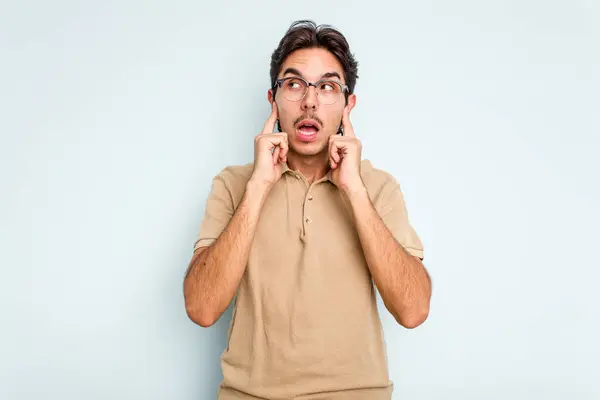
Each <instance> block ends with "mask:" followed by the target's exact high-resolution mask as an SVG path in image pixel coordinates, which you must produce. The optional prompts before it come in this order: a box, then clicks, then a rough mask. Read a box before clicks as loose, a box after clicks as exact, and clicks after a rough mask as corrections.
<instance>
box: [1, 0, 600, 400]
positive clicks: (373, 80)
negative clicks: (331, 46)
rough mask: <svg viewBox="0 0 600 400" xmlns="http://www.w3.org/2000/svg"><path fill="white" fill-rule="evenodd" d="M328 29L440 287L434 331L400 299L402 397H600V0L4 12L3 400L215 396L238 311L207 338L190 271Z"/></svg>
mask: <svg viewBox="0 0 600 400" xmlns="http://www.w3.org/2000/svg"><path fill="white" fill-rule="evenodd" d="M306 18H308V19H314V20H315V21H316V22H317V23H325V24H332V25H334V26H336V27H337V28H339V29H340V30H341V31H342V32H343V33H344V34H345V35H346V37H347V39H348V40H349V42H350V45H351V49H352V51H353V53H354V54H355V55H356V57H357V59H358V61H359V63H360V64H359V79H358V83H357V87H356V94H357V96H358V104H357V107H356V108H355V109H354V111H353V113H352V115H351V119H352V122H353V124H354V127H355V130H356V132H357V135H358V137H359V139H361V140H362V142H363V147H364V150H363V155H364V158H367V159H370V160H371V161H372V162H373V164H374V165H375V166H376V167H378V168H382V169H385V170H387V171H388V172H390V173H392V174H393V175H394V176H395V177H396V178H397V179H398V180H399V181H400V183H401V186H402V189H403V192H404V195H405V199H406V203H407V206H408V211H409V217H410V221H411V223H412V224H413V226H414V227H415V229H416V230H417V232H418V234H419V235H420V237H421V238H422V241H423V243H424V246H425V261H424V262H425V265H426V266H427V268H428V270H429V271H430V273H431V275H432V278H433V283H434V294H433V301H432V307H431V314H430V316H429V319H428V320H427V322H426V323H425V324H423V325H422V326H420V327H419V328H417V329H415V330H406V329H404V328H402V327H401V326H399V325H397V324H395V322H394V320H393V318H392V317H391V315H390V314H389V313H387V312H386V311H385V309H384V308H383V307H381V311H382V319H383V323H384V326H385V334H386V341H387V345H388V354H389V364H390V372H391V378H392V380H393V381H394V383H395V387H396V390H395V392H394V399H411V400H425V399H478V400H479V399H511V400H521V399H522V400H526V399H527V400H530V399H557V400H558V399H590V400H591V399H598V398H600V383H599V380H598V378H599V377H600V367H598V360H599V358H600V344H598V341H599V338H600V311H598V306H599V305H600V295H599V294H598V289H597V287H598V280H599V279H600V255H599V250H598V249H599V245H598V241H599V239H600V234H599V228H598V227H599V224H600V187H599V182H600V178H599V177H598V175H599V172H600V161H599V155H598V154H599V151H600V139H599V135H600V123H599V117H598V116H599V113H600V101H599V96H598V93H599V92H600V80H599V78H598V71H599V70H600V50H599V49H600V47H599V44H598V43H599V42H600V30H599V28H600V3H598V2H597V1H594V0H588V1H583V0H579V1H576V0H570V1H567V0H564V1H541V0H540V1H535V0H527V1H523V0H519V1H517V0H505V1H476V0H471V1H467V0H458V1H444V0H436V1H410V2H409V1H401V2H392V1H389V2H381V1H368V2H365V1H360V2H358V1H357V2H350V1H345V2H325V1H306V2H291V3H288V2H278V1H265V2H242V1H238V2H232V1H223V2H216V1H211V2H207V1H169V2H167V1H162V2H159V1H135V0H120V1H93V2H92V1H89V2H80V1H67V0H56V1H53V2H45V1H19V2H8V1H3V2H1V5H0V46H1V52H0V61H1V62H0V133H1V142H0V187H1V197H0V246H1V251H0V266H1V276H0V296H1V299H2V301H1V303H0V304H1V310H0V311H1V316H2V320H1V321H2V322H1V329H0V398H2V399H10V400H13V399H14V400H32V399H41V398H43V399H48V400H59V399H60V400H80V399H86V400H87V399H89V400H94V399H123V400H124V399H178V400H193V399H194V400H196V399H200V400H202V399H213V398H214V397H215V393H216V390H217V386H218V384H219V382H220V380H221V370H220V364H219V357H220V354H221V352H222V350H223V348H224V345H225V337H226V334H227V328H228V324H229V321H230V319H231V309H229V310H228V311H227V313H226V314H224V316H223V317H222V318H221V319H220V320H219V321H218V323H217V324H216V325H214V326H213V327H211V328H208V329H205V328H201V327H199V326H197V325H195V324H194V323H192V322H191V321H190V320H189V319H188V318H187V316H186V314H185V310H184V303H183V294H182V279H183V275H184V273H185V270H186V267H187V264H188V262H189V260H190V258H191V255H192V246H193V243H194V239H195V237H196V234H197V231H198V228H199V225H200V221H201V219H202V215H203V211H204V204H205V201H206V198H207V195H208V192H209V189H210V183H211V179H212V178H213V176H214V175H215V174H217V173H218V172H219V171H220V170H221V168H223V167H224V166H225V165H228V164H245V163H247V162H251V161H252V146H253V140H252V139H253V137H254V136H255V135H256V134H257V133H258V132H259V131H260V129H261V127H262V125H263V123H264V121H265V119H266V118H267V117H268V115H269V111H270V109H269V104H268V102H267V100H266V93H267V89H268V86H269V75H268V68H269V61H270V55H271V52H272V51H273V50H274V49H275V47H276V46H277V43H278V41H279V39H280V38H281V36H282V35H283V34H284V33H285V30H286V29H287V27H288V26H289V24H290V23H291V22H292V21H294V20H296V19H306ZM378 301H379V305H380V306H382V303H381V301H380V299H379V300H378Z"/></svg>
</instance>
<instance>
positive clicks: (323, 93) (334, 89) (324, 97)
mask: <svg viewBox="0 0 600 400" xmlns="http://www.w3.org/2000/svg"><path fill="white" fill-rule="evenodd" d="M317 93H319V100H320V101H321V103H323V104H333V103H335V102H336V101H338V100H339V98H340V97H341V95H342V86H341V85H340V84H339V83H337V82H335V81H323V82H321V83H320V84H319V87H318V88H317Z"/></svg>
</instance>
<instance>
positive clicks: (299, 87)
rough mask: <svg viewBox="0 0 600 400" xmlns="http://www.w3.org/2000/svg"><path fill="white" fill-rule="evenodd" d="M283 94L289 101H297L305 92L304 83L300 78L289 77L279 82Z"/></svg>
mask: <svg viewBox="0 0 600 400" xmlns="http://www.w3.org/2000/svg"><path fill="white" fill-rule="evenodd" d="M281 90H282V91H283V96H284V97H285V98H286V99H288V100H290V101H298V100H301V99H302V98H303V97H304V93H306V83H304V81H303V80H302V79H296V78H290V79H286V80H285V81H284V82H282V84H281Z"/></svg>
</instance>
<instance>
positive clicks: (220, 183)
mask: <svg viewBox="0 0 600 400" xmlns="http://www.w3.org/2000/svg"><path fill="white" fill-rule="evenodd" d="M233 212H234V207H233V198H232V196H231V192H230V191H229V189H228V187H227V184H226V182H225V179H224V176H223V173H221V174H219V175H217V176H216V177H215V178H213V181H212V186H211V190H210V193H209V195H208V199H207V201H206V208H205V210H204V217H203V219H202V222H201V224H200V231H199V233H198V236H197V238H196V242H195V243H194V251H196V250H197V249H198V248H200V247H204V246H210V245H211V244H213V243H214V242H215V240H217V238H218V237H219V235H220V234H221V232H223V230H224V229H225V227H226V226H227V224H228V223H229V221H230V220H231V217H232V216H233Z"/></svg>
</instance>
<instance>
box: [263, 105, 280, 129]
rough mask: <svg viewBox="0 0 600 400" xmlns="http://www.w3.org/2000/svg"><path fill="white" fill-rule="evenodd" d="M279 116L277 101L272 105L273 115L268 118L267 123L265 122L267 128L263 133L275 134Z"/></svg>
mask: <svg viewBox="0 0 600 400" xmlns="http://www.w3.org/2000/svg"><path fill="white" fill-rule="evenodd" d="M277 118H278V114H277V103H275V100H273V102H272V103H271V115H269V118H267V122H265V126H264V127H263V130H262V133H273V132H275V123H276V122H277Z"/></svg>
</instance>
